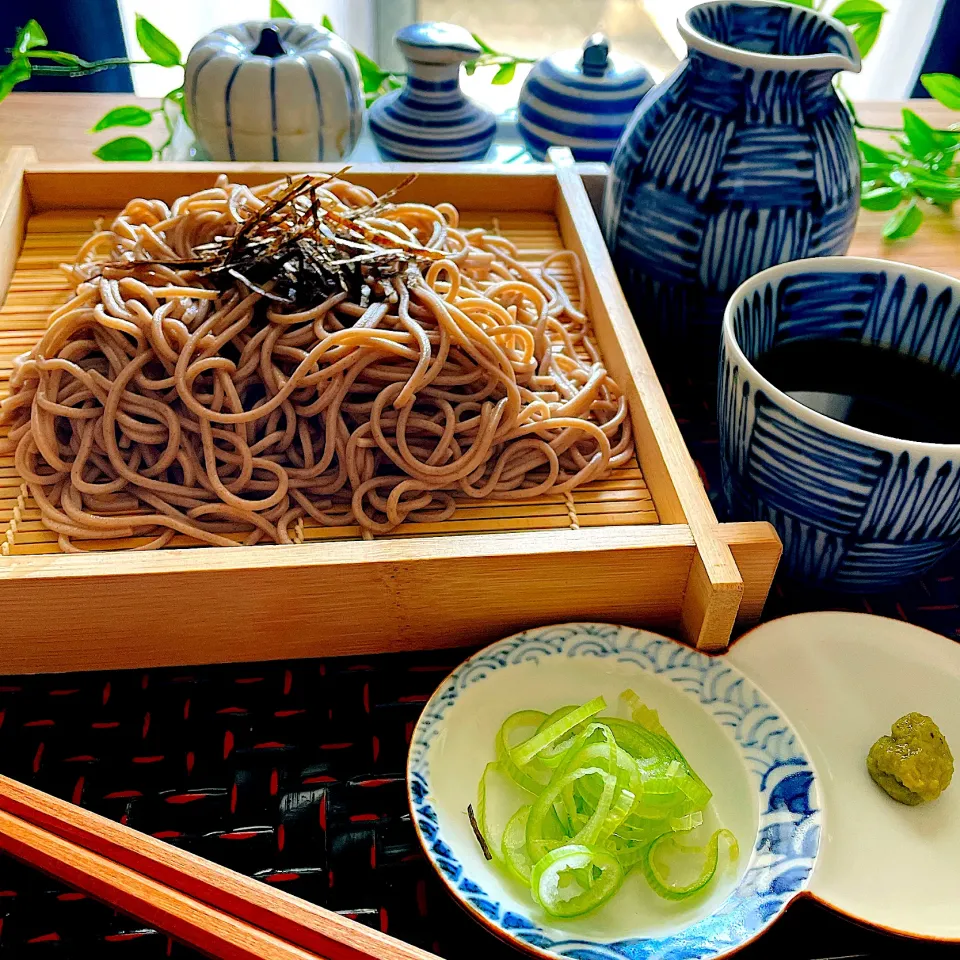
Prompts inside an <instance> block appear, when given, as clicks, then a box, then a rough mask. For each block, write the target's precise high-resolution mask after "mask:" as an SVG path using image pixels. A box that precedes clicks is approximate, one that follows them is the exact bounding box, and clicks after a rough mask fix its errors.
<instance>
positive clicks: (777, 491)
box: [717, 266, 960, 591]
mask: <svg viewBox="0 0 960 960" xmlns="http://www.w3.org/2000/svg"><path fill="white" fill-rule="evenodd" d="M733 330H734V335H735V337H736V339H737V343H738V344H739V345H740V347H741V349H742V350H743V352H744V354H745V355H746V356H747V358H748V359H750V360H754V359H756V358H757V357H759V356H760V355H762V354H763V353H764V352H766V351H768V350H770V349H772V348H773V347H775V346H779V345H781V344H785V343H790V342H794V341H797V340H848V341H859V342H864V343H870V344H878V345H880V346H884V347H887V348H889V349H891V350H898V351H901V352H904V353H908V354H910V355H912V356H919V357H922V358H923V359H925V360H927V361H929V362H930V363H932V364H934V365H935V366H937V367H939V368H941V369H943V370H945V371H947V372H949V373H951V374H953V375H957V374H958V373H960V298H958V297H957V296H956V295H955V293H954V291H953V290H952V289H951V287H950V286H949V285H947V283H946V282H944V283H941V284H939V285H938V284H933V283H931V282H923V281H920V280H917V279H914V278H912V277H909V276H907V275H904V274H901V273H899V272H898V271H896V270H895V269H891V270H889V271H877V272H867V271H864V272H861V271H858V270H851V271H850V272H849V273H844V272H836V271H829V272H819V271H817V270H816V268H815V267H813V266H810V267H807V268H805V269H804V270H803V271H798V273H797V274H794V275H787V276H784V277H782V278H781V279H780V280H779V281H771V282H769V283H767V284H765V285H764V286H763V287H762V288H760V289H757V290H755V291H754V292H753V293H751V294H750V295H749V296H748V297H747V298H746V299H745V300H743V301H742V302H740V303H738V304H736V306H735V308H734V315H733ZM719 376H720V387H719V395H718V415H717V420H718V425H719V429H720V450H721V457H722V470H723V486H724V492H725V495H726V497H727V503H728V505H729V507H730V510H731V513H732V514H733V516H734V517H735V518H736V519H739V520H746V519H751V520H769V521H770V522H771V523H772V524H773V525H774V526H775V527H776V528H777V532H778V533H779V534H780V538H781V539H782V540H783V542H784V562H785V565H786V567H787V568H788V569H789V570H790V571H791V572H792V573H793V574H794V575H795V576H797V577H799V578H800V579H803V580H806V581H808V582H815V583H816V582H820V583H826V582H829V583H831V585H833V586H835V587H839V588H840V589H845V590H851V591H864V590H874V589H877V588H878V587H881V586H884V585H888V584H889V585H893V584H897V583H900V582H903V581H904V580H908V579H911V578H913V577H915V576H919V575H920V574H922V573H923V572H924V571H926V570H927V569H928V568H929V567H931V566H932V565H933V564H934V563H936V562H937V560H939V559H940V558H941V557H942V556H943V555H944V554H945V553H946V552H947V551H948V550H949V549H950V548H951V547H952V546H953V545H954V544H955V543H956V540H957V537H958V536H960V462H957V461H956V460H954V459H952V458H951V457H950V456H949V448H941V449H944V453H942V454H940V455H939V456H938V455H935V454H932V455H924V454H923V453H918V452H914V451H911V450H910V449H907V448H905V447H903V448H901V447H899V445H898V443H897V441H895V440H894V441H889V442H886V443H877V444H876V445H872V444H871V443H870V442H869V440H868V439H867V438H866V437H865V438H864V440H863V441H862V442H858V441H856V440H853V439H844V438H842V437H838V436H834V435H832V434H830V433H827V432H826V431H825V430H823V429H822V428H821V427H820V426H818V425H817V424H816V423H815V422H812V419H811V418H808V417H806V416H798V415H797V414H796V413H794V412H792V411H790V410H787V409H785V408H784V407H783V406H781V404H780V403H779V402H778V400H777V398H776V397H775V396H773V395H771V394H770V392H769V391H766V390H764V388H763V386H762V385H760V384H758V383H756V382H753V381H752V379H751V374H750V372H749V371H747V370H743V369H741V368H740V366H739V364H735V363H733V361H732V360H731V358H730V357H729V356H728V355H727V352H726V350H725V349H722V351H721V357H720V373H719Z"/></svg>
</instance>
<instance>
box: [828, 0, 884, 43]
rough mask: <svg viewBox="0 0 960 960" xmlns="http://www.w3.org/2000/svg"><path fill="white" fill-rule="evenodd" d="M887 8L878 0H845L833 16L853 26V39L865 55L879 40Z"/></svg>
mask: <svg viewBox="0 0 960 960" xmlns="http://www.w3.org/2000/svg"><path fill="white" fill-rule="evenodd" d="M886 12H887V8H886V7H884V6H883V5H882V4H879V3H877V2H876V0H845V2H844V3H841V4H840V6H839V7H837V9H836V10H834V11H833V14H832V16H834V17H836V19H837V20H839V21H840V22H841V23H845V24H847V26H849V27H853V28H854V29H853V39H854V40H856V42H857V47H858V48H859V50H860V56H861V57H865V56H866V55H867V54H868V53H869V52H870V50H871V49H872V48H873V45H874V44H875V43H876V42H877V36H878V35H879V33H880V24H881V23H882V22H883V15H884V14H885V13H886Z"/></svg>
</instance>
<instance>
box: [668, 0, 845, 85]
mask: <svg viewBox="0 0 960 960" xmlns="http://www.w3.org/2000/svg"><path fill="white" fill-rule="evenodd" d="M677 29H678V30H679V31H680V35H681V36H682V37H683V39H684V41H685V42H686V44H687V46H688V48H689V49H690V50H691V51H697V52H698V53H699V54H701V55H702V56H706V57H709V58H711V59H714V60H720V61H723V62H725V63H728V64H731V65H733V66H737V67H743V68H745V69H752V70H756V71H766V70H778V71H784V72H801V71H803V72H808V71H809V72H816V71H822V72H825V73H830V74H833V73H839V72H840V71H841V70H846V71H849V72H850V73H859V72H860V69H861V61H860V51H859V49H858V47H857V42H856V40H855V39H854V38H853V34H852V33H851V32H850V30H848V29H847V27H846V25H845V24H843V23H841V22H840V21H839V20H835V19H834V18H833V17H830V16H827V15H826V14H824V13H820V12H819V11H817V10H812V9H810V8H807V7H799V6H796V5H794V4H792V3H780V2H776V0H711V2H708V3H701V4H698V5H697V6H695V7H691V8H690V10H688V11H687V13H686V15H685V16H683V17H681V18H680V19H679V20H678V21H677Z"/></svg>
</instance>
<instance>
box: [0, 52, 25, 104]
mask: <svg viewBox="0 0 960 960" xmlns="http://www.w3.org/2000/svg"><path fill="white" fill-rule="evenodd" d="M30 73H31V70H30V61H29V60H27V59H26V58H25V57H17V58H16V59H15V60H11V61H10V62H9V63H8V64H7V65H6V66H5V67H4V68H3V69H2V70H0V100H2V99H3V98H4V97H5V96H6V95H7V94H8V93H9V92H10V91H11V90H12V89H13V88H14V87H15V86H16V85H17V84H18V83H23V81H24V80H29V79H30Z"/></svg>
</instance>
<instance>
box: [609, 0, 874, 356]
mask: <svg viewBox="0 0 960 960" xmlns="http://www.w3.org/2000/svg"><path fill="white" fill-rule="evenodd" d="M689 25H690V27H691V28H692V30H693V31H694V32H696V33H697V34H699V35H700V36H701V38H702V39H703V38H705V39H707V40H710V41H715V42H716V43H717V44H722V45H723V46H717V47H714V50H715V53H716V55H708V54H707V53H705V52H702V51H701V50H697V49H691V50H690V51H689V53H688V56H687V58H686V60H684V61H683V62H682V63H681V65H680V68H679V69H678V70H677V71H676V72H675V73H674V74H673V75H672V76H671V77H669V78H668V79H667V80H665V81H664V82H663V83H662V84H661V85H660V86H659V87H658V88H657V89H656V90H655V91H654V92H653V93H651V94H650V95H648V96H647V97H645V98H644V100H643V101H642V102H641V104H640V106H639V107H638V109H637V111H636V113H635V114H634V116H633V118H632V119H631V121H630V124H629V125H628V127H627V130H626V133H625V134H624V137H623V139H622V140H621V142H620V146H619V147H618V149H617V152H616V154H615V156H614V158H613V164H612V169H611V174H610V179H609V182H608V185H607V191H606V196H605V199H604V212H603V219H604V229H605V233H606V239H607V245H608V246H609V248H610V250H611V253H612V254H613V258H614V262H615V264H616V267H617V271H618V273H619V276H620V280H621V283H622V284H623V287H624V290H625V292H626V294H627V297H628V299H629V300H630V303H631V306H632V308H633V311H634V316H635V317H636V319H637V322H638V323H639V325H640V327H641V330H642V331H643V333H644V338H645V342H646V343H647V345H648V347H649V348H650V349H651V350H652V352H653V353H654V355H655V358H656V359H657V360H658V361H660V360H661V359H669V358H670V353H671V352H673V351H675V352H676V353H677V354H678V355H679V356H680V357H682V358H684V359H685V361H689V360H690V358H691V353H693V354H695V355H696V356H697V357H698V358H699V360H700V361H701V362H709V364H711V365H712V364H713V363H714V362H715V360H716V350H717V332H718V329H719V325H720V321H721V318H722V315H723V308H724V306H725V303H726V298H727V296H728V295H729V294H730V293H731V292H732V291H733V290H734V289H735V288H736V287H737V286H738V285H739V284H740V283H741V282H742V281H743V280H745V279H747V277H749V276H752V275H753V274H755V273H758V272H759V271H760V270H762V269H764V268H766V267H769V266H772V265H773V264H777V263H782V262H784V261H787V260H796V259H800V258H803V257H811V256H826V255H831V254H841V253H844V252H845V251H846V249H847V247H848V245H849V243H850V240H851V238H852V236H853V229H854V226H855V223H856V216H857V209H858V207H859V184H860V163H859V158H858V154H857V147H856V141H855V138H854V135H853V127H852V124H851V122H850V119H849V116H848V114H847V111H846V109H845V108H844V106H843V105H842V104H841V103H840V101H839V99H838V98H837V96H836V94H835V92H834V90H833V86H832V82H831V81H832V78H833V76H834V74H835V73H836V72H837V69H838V68H833V69H828V70H822V69H810V68H809V67H800V66H794V65H793V64H792V63H791V60H792V59H796V58H799V57H801V56H804V55H808V54H814V53H827V54H830V53H836V54H839V55H840V56H841V57H847V56H849V57H851V59H853V58H855V57H856V54H855V50H854V49H851V47H850V38H849V34H848V33H846V32H845V29H844V28H843V27H842V26H840V25H839V24H837V23H836V22H835V21H831V20H829V19H827V18H825V17H823V16H822V15H820V14H818V13H816V12H814V11H812V10H805V9H802V8H800V7H786V6H783V5H779V6H778V5H776V4H770V5H769V6H768V5H762V4H761V5H757V6H748V5H745V4H740V3H728V2H715V3H707V4H702V5H701V6H698V7H695V8H694V9H693V10H691V12H690V14H689ZM731 48H734V49H731ZM765 53H778V54H783V55H784V56H782V61H783V64H784V66H785V69H769V68H768V67H767V66H766V65H765V64H764V63H762V62H758V63H756V64H753V63H751V62H750V61H751V56H752V55H754V54H756V55H762V54H765ZM725 57H730V59H725ZM734 57H736V58H738V59H740V60H741V61H742V62H741V63H735V62H733V58H734Z"/></svg>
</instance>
